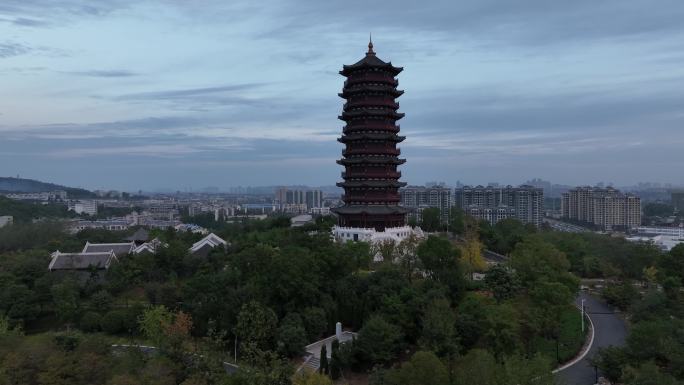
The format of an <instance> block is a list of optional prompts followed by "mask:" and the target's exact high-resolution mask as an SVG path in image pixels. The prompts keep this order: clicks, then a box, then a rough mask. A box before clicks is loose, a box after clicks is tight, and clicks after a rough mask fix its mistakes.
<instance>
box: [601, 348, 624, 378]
mask: <svg viewBox="0 0 684 385" xmlns="http://www.w3.org/2000/svg"><path fill="white" fill-rule="evenodd" d="M626 363H627V354H626V353H625V349H624V348H620V347H616V346H608V347H606V348H600V349H599V351H598V353H597V354H596V356H594V358H593V359H592V364H593V365H595V366H597V367H598V368H599V369H601V372H603V374H604V375H605V376H606V378H608V379H609V380H610V381H612V382H618V381H620V379H621V378H622V367H623V366H624V365H625V364H626Z"/></svg>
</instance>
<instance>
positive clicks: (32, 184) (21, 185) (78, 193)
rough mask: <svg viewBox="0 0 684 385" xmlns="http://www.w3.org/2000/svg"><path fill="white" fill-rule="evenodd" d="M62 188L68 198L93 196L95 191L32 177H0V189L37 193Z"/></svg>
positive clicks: (3, 190)
mask: <svg viewBox="0 0 684 385" xmlns="http://www.w3.org/2000/svg"><path fill="white" fill-rule="evenodd" d="M55 190H64V191H66V192H67V196H68V197H69V198H93V197H95V193H93V192H92V191H88V190H85V189H82V188H75V187H66V186H62V185H58V184H54V183H46V182H41V181H37V180H33V179H24V178H13V177H0V191H2V192H24V193H38V192H49V191H55Z"/></svg>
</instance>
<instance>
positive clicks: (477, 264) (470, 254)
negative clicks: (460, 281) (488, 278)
mask: <svg viewBox="0 0 684 385" xmlns="http://www.w3.org/2000/svg"><path fill="white" fill-rule="evenodd" d="M482 248H483V247H482V242H480V240H479V239H478V238H477V237H473V236H469V237H466V239H465V242H464V243H463V244H462V245H461V246H460V249H461V261H462V262H463V267H464V270H465V271H466V272H467V273H468V275H469V276H470V279H472V278H473V273H474V272H476V271H484V270H486V269H487V263H486V262H485V260H484V258H483V257H482Z"/></svg>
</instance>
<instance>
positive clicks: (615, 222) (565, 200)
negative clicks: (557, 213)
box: [561, 186, 641, 230]
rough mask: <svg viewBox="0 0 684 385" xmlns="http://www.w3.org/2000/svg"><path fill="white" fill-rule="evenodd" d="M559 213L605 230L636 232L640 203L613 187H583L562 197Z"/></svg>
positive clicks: (637, 198) (639, 217)
mask: <svg viewBox="0 0 684 385" xmlns="http://www.w3.org/2000/svg"><path fill="white" fill-rule="evenodd" d="M561 213H562V216H563V217H564V218H568V219H573V220H577V221H580V222H586V223H589V224H592V225H595V226H598V227H600V228H602V229H604V230H612V229H616V228H628V229H629V228H636V227H639V226H640V225H641V199H640V198H639V197H637V196H635V195H632V194H623V193H621V192H620V191H619V190H616V189H614V188H612V187H607V188H600V187H590V186H582V187H577V188H574V189H572V190H570V191H568V192H566V193H563V195H562V198H561Z"/></svg>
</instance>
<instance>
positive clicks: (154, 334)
mask: <svg viewBox="0 0 684 385" xmlns="http://www.w3.org/2000/svg"><path fill="white" fill-rule="evenodd" d="M172 319H173V315H172V314H171V312H170V311H169V310H168V309H167V308H166V307H165V306H164V305H158V306H153V307H151V308H149V309H147V310H145V311H144V312H143V314H142V316H140V318H139V320H138V323H139V324H140V330H141V331H142V332H143V334H144V335H145V337H147V338H149V339H150V340H151V341H152V342H153V343H154V344H155V345H156V346H157V347H161V346H162V344H163V342H164V338H165V334H166V328H167V327H168V325H169V324H170V323H171V320H172Z"/></svg>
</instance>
